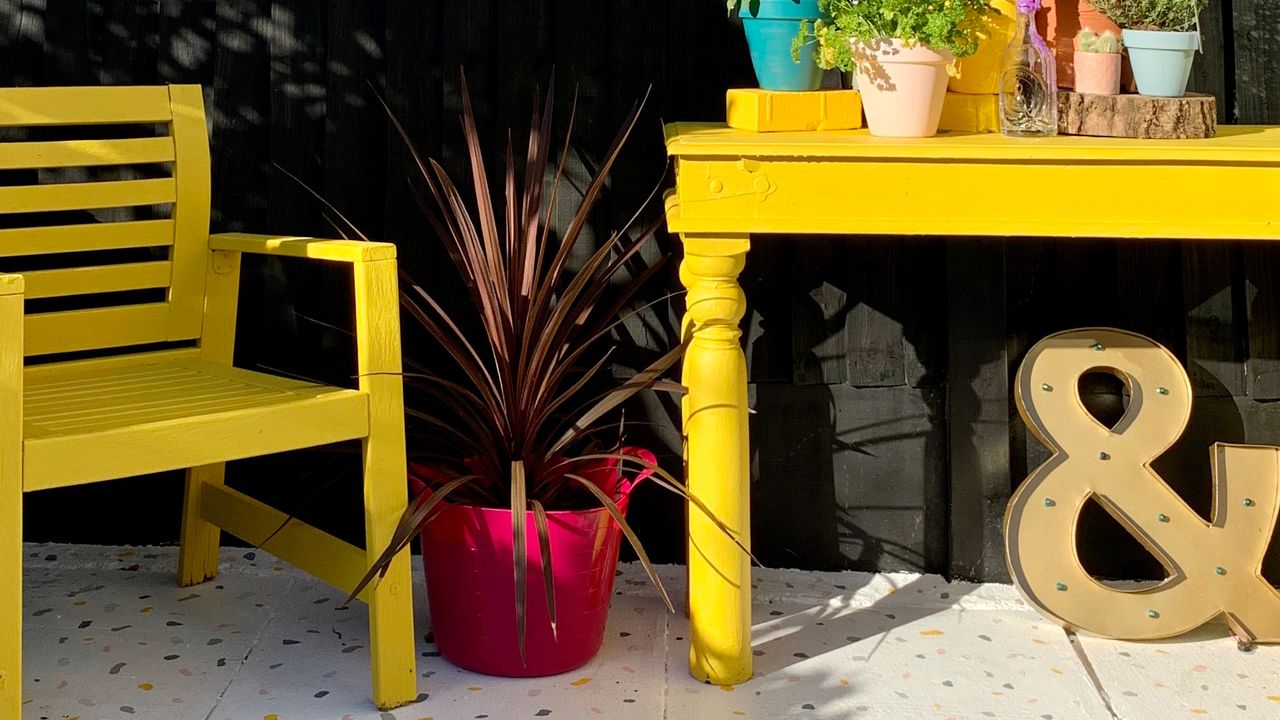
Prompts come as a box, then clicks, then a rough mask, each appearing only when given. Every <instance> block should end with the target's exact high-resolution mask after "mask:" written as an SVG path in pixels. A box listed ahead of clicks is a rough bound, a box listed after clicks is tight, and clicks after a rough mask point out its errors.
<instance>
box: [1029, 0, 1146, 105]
mask: <svg viewBox="0 0 1280 720" xmlns="http://www.w3.org/2000/svg"><path fill="white" fill-rule="evenodd" d="M1043 4H1044V10H1043V11H1042V12H1041V13H1040V14H1039V15H1038V16H1037V18H1036V21H1037V22H1036V24H1037V26H1038V27H1039V29H1040V34H1041V35H1042V36H1044V39H1045V42H1047V43H1048V44H1049V47H1050V48H1053V54H1054V57H1055V58H1056V59H1057V61H1058V86H1059V87H1065V88H1074V87H1075V86H1076V79H1075V78H1076V70H1075V51H1076V45H1075V38H1076V34H1078V33H1079V32H1080V31H1081V30H1092V31H1094V32H1096V33H1098V34H1102V33H1103V32H1106V31H1107V30H1110V31H1111V32H1113V33H1115V34H1117V35H1119V34H1120V27H1119V26H1118V25H1116V24H1115V23H1113V22H1111V21H1110V20H1108V19H1107V16H1106V15H1103V14H1102V13H1100V12H1098V11H1097V9H1096V8H1094V7H1093V5H1092V4H1090V3H1089V2H1088V0H1043ZM1120 81H1121V86H1122V87H1125V88H1129V89H1130V90H1132V89H1133V88H1134V82H1133V71H1132V69H1131V68H1130V66H1129V58H1128V57H1122V59H1121V70H1120Z"/></svg>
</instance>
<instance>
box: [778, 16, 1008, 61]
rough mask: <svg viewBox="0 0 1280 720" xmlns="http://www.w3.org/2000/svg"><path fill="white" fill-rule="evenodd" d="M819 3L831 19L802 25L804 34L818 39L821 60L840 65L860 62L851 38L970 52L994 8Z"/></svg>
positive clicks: (961, 54)
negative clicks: (887, 40) (892, 41)
mask: <svg viewBox="0 0 1280 720" xmlns="http://www.w3.org/2000/svg"><path fill="white" fill-rule="evenodd" d="M818 7H820V8H821V9H822V11H823V12H824V13H826V14H827V15H828V16H829V17H831V21H830V22H827V21H822V20H819V21H818V22H816V23H814V26H813V27H812V28H807V27H806V28H802V29H801V36H802V37H816V38H817V40H818V43H819V51H818V53H817V57H818V64H819V65H821V66H822V67H824V68H840V69H841V70H852V69H854V66H855V64H856V63H855V62H854V59H853V52H852V50H851V48H850V42H851V41H859V42H871V41H873V40H877V39H879V38H897V39H900V40H903V41H904V42H906V43H907V44H908V45H926V46H928V47H931V48H934V49H935V50H948V51H950V52H951V53H952V54H953V55H955V56H956V57H957V58H962V57H967V56H969V55H972V54H974V53H975V52H977V51H978V40H979V35H980V33H981V31H982V28H983V25H984V22H983V21H984V20H985V19H986V17H987V16H988V15H989V14H991V13H993V12H994V9H993V8H992V7H991V2H990V0H818ZM800 41H801V38H800V37H797V43H799V42H800Z"/></svg>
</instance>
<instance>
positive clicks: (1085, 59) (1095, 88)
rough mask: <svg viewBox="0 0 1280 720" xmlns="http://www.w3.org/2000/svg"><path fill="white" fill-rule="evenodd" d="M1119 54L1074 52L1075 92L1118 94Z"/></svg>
mask: <svg viewBox="0 0 1280 720" xmlns="http://www.w3.org/2000/svg"><path fill="white" fill-rule="evenodd" d="M1122 58H1123V56H1122V55H1121V54H1120V53H1090V52H1080V51H1079V50H1077V51H1076V52H1075V66H1076V92H1079V93H1089V94H1092V95H1119V94H1120V60H1121V59H1122Z"/></svg>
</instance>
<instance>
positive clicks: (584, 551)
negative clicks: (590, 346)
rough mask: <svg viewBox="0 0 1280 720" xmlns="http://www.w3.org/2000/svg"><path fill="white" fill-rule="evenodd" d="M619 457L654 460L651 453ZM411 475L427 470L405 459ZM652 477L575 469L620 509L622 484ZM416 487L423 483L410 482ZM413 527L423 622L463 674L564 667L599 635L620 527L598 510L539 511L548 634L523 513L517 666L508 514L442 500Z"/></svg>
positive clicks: (538, 569)
mask: <svg viewBox="0 0 1280 720" xmlns="http://www.w3.org/2000/svg"><path fill="white" fill-rule="evenodd" d="M621 452H622V453H625V454H628V455H631V456H633V457H637V458H640V459H641V460H644V461H646V462H649V463H654V462H656V458H655V457H654V455H653V453H651V452H649V451H648V450H642V449H639V448H624V449H623V450H622V451H621ZM412 472H413V474H415V475H416V476H418V477H427V478H434V477H437V476H438V472H436V471H434V470H433V469H432V468H428V467H424V466H420V465H414V466H412ZM651 474H652V471H651V470H648V469H647V468H646V469H644V470H643V471H642V472H640V473H639V474H638V475H637V476H636V478H635V479H634V480H630V479H627V478H624V477H623V475H622V473H621V472H620V471H619V468H618V464H617V461H616V460H609V461H601V462H600V463H599V464H598V465H597V466H595V467H591V468H585V469H584V470H583V472H582V476H583V477H585V478H586V479H588V480H590V481H592V482H594V483H596V484H597V485H598V486H599V487H600V488H601V489H603V490H604V491H605V493H606V494H608V495H609V496H611V497H613V498H614V499H615V501H616V502H617V504H618V508H619V509H620V510H622V512H623V514H624V515H625V514H626V510H627V504H628V501H629V498H630V494H631V491H632V489H634V488H635V486H636V485H637V484H639V483H640V482H641V481H642V480H644V479H645V478H647V477H648V476H649V475H651ZM415 485H416V486H417V487H418V488H420V489H425V486H424V485H422V484H421V482H420V481H418V480H416V478H415ZM443 505H444V509H443V510H441V511H440V513H439V515H438V516H437V517H436V518H435V519H434V520H432V521H431V522H429V523H427V525H426V528H425V529H424V530H423V532H422V537H421V540H422V559H423V563H424V566H425V569H426V577H427V600H428V602H429V603H430V605H431V624H432V627H433V629H434V632H435V638H436V644H437V646H438V647H439V650H440V654H441V655H443V656H444V658H445V659H447V660H448V661H449V662H451V663H453V664H454V665H457V666H459V667H461V668H465V669H467V670H472V671H475V672H480V673H485V674H488V675H501V676H505V677H540V676H544V675H555V674H558V673H563V672H568V671H570V670H573V669H575V668H579V667H581V666H583V665H585V664H586V663H587V662H589V661H590V660H591V658H593V657H595V655H596V653H597V652H598V651H599V650H600V645H601V644H602V642H603V641H604V628H605V621H606V620H607V619H608V615H609V601H610V599H611V598H612V595H613V577H614V572H615V569H616V566H617V563H618V547H619V544H620V542H621V539H622V530H621V528H620V527H619V526H618V524H617V523H616V522H614V520H613V518H612V516H610V515H609V512H608V511H607V510H605V509H604V508H603V507H601V508H597V509H591V510H563V511H548V512H547V525H548V535H549V539H550V545H551V566H552V581H553V582H554V583H555V604H556V632H555V633H554V634H553V633H552V629H551V620H550V615H549V614H548V612H547V601H546V592H545V590H544V585H543V582H544V580H543V578H544V575H543V571H542V555H541V550H540V547H539V544H538V533H537V530H536V528H535V526H534V518H533V512H532V511H529V512H528V513H527V517H526V521H525V527H526V535H527V538H526V547H527V555H528V576H527V577H528V583H527V591H526V595H525V598H526V600H525V612H526V625H525V652H524V661H523V662H521V658H520V646H519V642H518V638H517V633H516V600H515V578H514V571H513V568H512V565H513V559H512V548H511V511H510V510H502V509H498V508H484V507H475V506H471V505H453V504H449V503H444V504H443Z"/></svg>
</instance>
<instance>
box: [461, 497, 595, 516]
mask: <svg viewBox="0 0 1280 720" xmlns="http://www.w3.org/2000/svg"><path fill="white" fill-rule="evenodd" d="M614 502H615V503H616V502H619V501H618V500H614ZM440 504H441V505H443V506H445V507H447V508H457V509H460V510H466V511H468V512H480V513H483V514H485V515H506V516H510V515H511V508H499V507H488V506H485V505H473V504H471V503H454V502H449V500H448V499H445V500H442V501H441V502H440ZM441 512H443V510H441ZM524 512H525V515H528V516H530V517H532V516H533V511H532V510H525V511H524ZM602 512H608V510H606V509H605V508H604V506H601V507H595V508H585V509H582V510H548V511H547V517H548V518H553V517H566V516H571V515H572V516H583V515H593V514H597V513H602Z"/></svg>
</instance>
